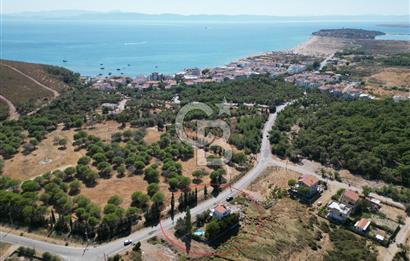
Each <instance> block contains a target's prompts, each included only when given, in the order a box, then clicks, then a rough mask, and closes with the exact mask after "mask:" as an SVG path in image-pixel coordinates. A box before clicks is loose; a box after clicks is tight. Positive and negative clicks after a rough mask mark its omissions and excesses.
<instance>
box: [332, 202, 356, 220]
mask: <svg viewBox="0 0 410 261" xmlns="http://www.w3.org/2000/svg"><path fill="white" fill-rule="evenodd" d="M327 211H328V214H327V217H328V218H331V219H333V220H337V221H340V222H344V221H346V219H347V218H348V217H349V215H350V213H352V208H351V207H349V206H346V205H345V204H342V203H339V202H336V201H332V202H331V203H330V204H329V205H328V206H327Z"/></svg>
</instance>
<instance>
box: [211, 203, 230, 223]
mask: <svg viewBox="0 0 410 261" xmlns="http://www.w3.org/2000/svg"><path fill="white" fill-rule="evenodd" d="M229 214H231V210H230V209H229V208H227V207H225V205H223V204H219V205H217V206H216V207H215V208H213V209H211V213H210V215H211V216H212V217H214V218H216V219H218V220H221V219H223V218H224V217H226V216H228V215H229Z"/></svg>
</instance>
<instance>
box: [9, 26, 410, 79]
mask: <svg viewBox="0 0 410 261" xmlns="http://www.w3.org/2000/svg"><path fill="white" fill-rule="evenodd" d="M378 24H380V23H376V22H373V23H372V22H334V21H332V22H327V21H310V22H300V21H299V22H291V21H286V22H257V23H255V22H249V23H247V22H241V23H235V22H209V21H206V22H170V21H168V22H167V21H162V22H161V21H160V22H153V21H146V22H144V21H101V20H99V21H60V20H57V21H53V20H51V21H47V20H35V19H33V20H27V19H25V20H5V21H4V20H3V23H2V26H1V27H2V34H1V58H2V59H11V60H18V61H27V62H34V63H44V64H53V65H60V66H65V67H67V68H69V69H71V70H73V71H76V72H79V73H81V74H82V75H86V76H96V75H98V74H100V73H102V74H103V75H107V74H108V73H109V72H111V73H113V74H116V75H119V74H120V73H123V74H124V75H129V76H136V75H140V74H145V75H146V74H149V73H151V72H154V71H156V72H161V73H166V74H172V73H175V72H178V71H181V70H183V69H184V68H188V67H200V68H205V67H215V66H221V65H224V64H227V63H229V62H231V61H233V60H236V59H239V58H242V57H245V56H250V55H254V54H258V53H262V52H266V51H279V50H288V49H291V48H293V47H295V46H297V45H299V44H301V43H302V42H304V41H306V40H307V39H308V38H309V37H310V35H311V33H312V32H315V31H317V30H319V29H324V28H342V27H345V28H362V29H370V30H379V31H383V32H385V33H387V34H388V35H386V36H383V37H381V38H382V39H401V40H409V37H410V36H409V28H393V27H382V26H378ZM63 61H66V62H63ZM101 64H102V65H101ZM101 68H104V69H101ZM117 69H119V70H117Z"/></svg>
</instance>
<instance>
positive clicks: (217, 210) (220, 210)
mask: <svg viewBox="0 0 410 261" xmlns="http://www.w3.org/2000/svg"><path fill="white" fill-rule="evenodd" d="M226 210H227V209H226V208H225V206H224V205H218V206H216V208H215V212H218V213H221V214H223V213H225V212H226Z"/></svg>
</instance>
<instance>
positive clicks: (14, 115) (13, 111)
mask: <svg viewBox="0 0 410 261" xmlns="http://www.w3.org/2000/svg"><path fill="white" fill-rule="evenodd" d="M0 99H1V100H3V101H4V102H6V103H7V106H8V107H9V117H8V119H9V120H18V118H19V117H20V114H19V113H18V112H17V110H16V106H14V104H13V103H12V102H11V101H10V100H8V99H7V98H6V97H4V96H3V95H0Z"/></svg>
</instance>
